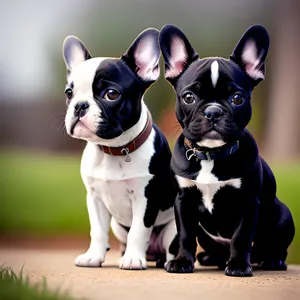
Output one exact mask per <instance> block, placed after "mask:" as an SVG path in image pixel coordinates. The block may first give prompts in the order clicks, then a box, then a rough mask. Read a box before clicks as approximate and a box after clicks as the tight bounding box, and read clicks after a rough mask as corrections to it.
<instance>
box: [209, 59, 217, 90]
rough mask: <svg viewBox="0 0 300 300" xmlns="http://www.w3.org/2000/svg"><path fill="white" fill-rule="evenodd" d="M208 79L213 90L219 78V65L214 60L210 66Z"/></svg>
mask: <svg viewBox="0 0 300 300" xmlns="http://www.w3.org/2000/svg"><path fill="white" fill-rule="evenodd" d="M210 77H211V82H212V85H213V87H214V88H215V87H216V85H217V82H218V78H219V63H218V62H217V61H216V60H215V61H214V62H213V63H212V64H211V66H210Z"/></svg>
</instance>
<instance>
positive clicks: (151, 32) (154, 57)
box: [122, 28, 160, 83]
mask: <svg viewBox="0 0 300 300" xmlns="http://www.w3.org/2000/svg"><path fill="white" fill-rule="evenodd" d="M158 34H159V31H158V30H157V29H155V28H148V29H146V30H144V31H142V32H141V33H140V34H139V36H138V37H137V38H136V39H135V41H134V42H133V43H132V44H131V46H130V47H129V48H128V50H127V51H126V53H125V54H123V55H122V59H123V60H124V61H125V62H126V64H127V65H128V66H129V68H130V69H131V70H132V71H133V72H135V73H136V74H137V75H138V76H139V77H140V78H141V79H142V80H143V81H144V82H146V83H152V82H154V81H156V80H157V79H158V77H159V58H160V48H159V43H158Z"/></svg>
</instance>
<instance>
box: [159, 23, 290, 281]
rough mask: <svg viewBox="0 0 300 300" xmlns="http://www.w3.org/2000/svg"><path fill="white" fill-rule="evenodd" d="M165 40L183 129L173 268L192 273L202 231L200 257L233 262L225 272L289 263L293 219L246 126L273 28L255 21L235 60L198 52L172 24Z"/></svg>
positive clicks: (247, 272)
mask: <svg viewBox="0 0 300 300" xmlns="http://www.w3.org/2000/svg"><path fill="white" fill-rule="evenodd" d="M160 46H161V50H162V53H163V57H164V59H165V77H166V79H167V80H168V81H169V82H170V83H171V84H172V86H173V88H174V90H175V93H176V96H177V101H176V116H177V119H178V121H179V123H180V124H181V126H182V128H183V131H182V134H181V135H180V137H179V139H178V140H177V143H176V145H175V149H174V153H173V157H172V161H171V167H172V169H173V171H174V173H175V174H176V178H177V182H178V185H179V194H178V197H177V199H176V201H175V208H176V214H175V215H176V224H177V227H178V232H179V240H180V246H179V253H178V255H177V257H176V258H175V259H174V260H172V261H171V262H169V263H168V264H167V271H168V272H192V270H193V268H194V261H195V251H196V237H197V239H198V242H199V244H200V245H201V247H202V248H203V249H204V250H205V252H204V253H200V254H199V255H198V260H199V261H200V263H201V264H203V265H217V266H219V267H220V268H225V267H226V269H225V274H226V275H229V276H251V275H252V267H251V263H259V264H261V266H262V268H264V269H271V270H285V269H286V263H285V259H286V256H287V248H288V246H289V245H290V243H291V241H292V239H293V236H294V223H293V219H292V216H291V213H290V211H289V209H288V208H287V207H286V206H285V205H284V204H283V203H281V202H280V201H279V200H278V198H277V197H276V182H275V178H274V175H273V173H272V171H271V170H270V168H269V166H268V165H267V163H266V162H265V161H264V160H263V159H262V158H261V157H260V156H259V153H258V148H257V145H256V142H255V140H254V138H253V137H252V135H251V134H250V133H249V131H247V130H246V129H245V127H246V125H247V124H248V122H249V121H250V118H251V114H252V111H251V102H250V99H251V93H252V90H253V88H254V87H255V86H256V85H257V84H258V83H259V82H260V81H261V80H262V79H264V76H265V59H266V55H267V52H268V48H269V36H268V33H267V31H266V30H265V28H264V27H262V26H258V25H256V26H253V27H250V28H249V29H248V30H247V31H246V32H245V33H244V35H243V36H242V38H241V40H240V41H239V43H238V44H237V46H236V48H235V49H234V51H233V53H232V55H231V56H230V59H225V58H220V57H214V58H205V59H199V56H198V54H197V53H196V52H195V51H194V49H193V47H192V46H191V44H190V42H189V41H188V39H187V37H186V36H185V35H184V33H183V32H182V31H181V30H180V29H178V28H177V27H175V26H172V25H166V26H165V27H163V28H162V30H161V33H160Z"/></svg>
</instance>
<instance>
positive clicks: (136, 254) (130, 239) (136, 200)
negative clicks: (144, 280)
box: [119, 193, 153, 270]
mask: <svg viewBox="0 0 300 300" xmlns="http://www.w3.org/2000/svg"><path fill="white" fill-rule="evenodd" d="M131 204H132V216H133V218H132V223H131V227H130V230H129V233H128V236H127V245H126V251H125V253H124V255H123V257H122V258H121V262H120V265H119V267H120V269H124V270H143V269H146V268H147V263H146V251H147V249H148V246H149V241H150V237H151V233H152V229H153V226H150V227H146V226H145V223H144V216H145V212H146V207H147V198H146V197H145V196H144V194H143V193H141V194H136V195H135V196H134V197H133V199H132V202H131Z"/></svg>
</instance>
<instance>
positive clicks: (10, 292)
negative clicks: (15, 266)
mask: <svg viewBox="0 0 300 300" xmlns="http://www.w3.org/2000/svg"><path fill="white" fill-rule="evenodd" d="M72 299H74V298H72V297H70V296H68V295H67V294H65V293H64V294H62V293H60V292H59V290H57V291H55V292H52V291H51V292H50V291H49V290H48V288H47V283H46V279H45V278H44V279H43V281H42V282H41V283H38V284H29V278H28V277H27V276H25V275H23V272H22V270H21V272H20V274H19V275H16V274H15V272H14V271H13V270H12V269H11V268H8V267H4V266H0V300H72Z"/></svg>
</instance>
